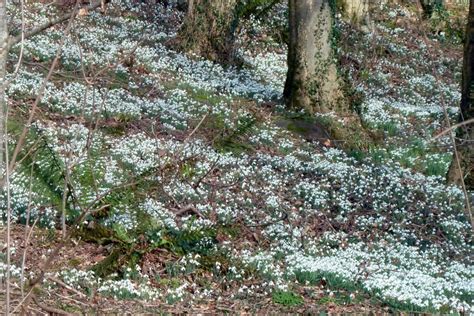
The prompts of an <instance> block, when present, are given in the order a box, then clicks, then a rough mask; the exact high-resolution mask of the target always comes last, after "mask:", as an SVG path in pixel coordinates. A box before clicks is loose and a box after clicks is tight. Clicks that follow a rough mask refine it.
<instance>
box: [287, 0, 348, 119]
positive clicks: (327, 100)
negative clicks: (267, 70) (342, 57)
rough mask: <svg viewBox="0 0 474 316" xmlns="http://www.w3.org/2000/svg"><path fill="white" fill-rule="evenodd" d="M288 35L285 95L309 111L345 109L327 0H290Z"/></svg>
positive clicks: (299, 106) (289, 101)
mask: <svg viewBox="0 0 474 316" xmlns="http://www.w3.org/2000/svg"><path fill="white" fill-rule="evenodd" d="M288 3H289V24H290V36H289V45H288V73H287V78H286V83H285V90H284V98H285V100H286V104H287V106H288V107H290V108H295V109H305V110H307V111H308V112H309V113H315V112H328V111H339V110H343V111H345V110H348V108H349V107H348V105H347V102H345V100H344V98H343V93H342V90H341V82H340V79H339V77H338V72H337V67H336V63H335V53H334V49H333V36H334V34H333V22H334V17H333V9H332V8H331V6H330V0H289V1H288Z"/></svg>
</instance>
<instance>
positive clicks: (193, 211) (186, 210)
mask: <svg viewBox="0 0 474 316" xmlns="http://www.w3.org/2000/svg"><path fill="white" fill-rule="evenodd" d="M171 210H172V211H173V212H174V214H175V215H176V216H183V215H186V214H194V215H196V216H198V217H201V218H205V217H204V215H203V214H202V213H201V212H199V211H198V209H197V208H195V207H194V206H192V205H190V204H189V205H186V206H184V207H182V208H180V209H175V208H172V209H171Z"/></svg>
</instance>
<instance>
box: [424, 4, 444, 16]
mask: <svg viewBox="0 0 474 316" xmlns="http://www.w3.org/2000/svg"><path fill="white" fill-rule="evenodd" d="M420 4H421V7H422V9H423V18H425V19H429V18H431V16H432V15H433V12H434V10H435V9H436V6H442V5H443V0H420Z"/></svg>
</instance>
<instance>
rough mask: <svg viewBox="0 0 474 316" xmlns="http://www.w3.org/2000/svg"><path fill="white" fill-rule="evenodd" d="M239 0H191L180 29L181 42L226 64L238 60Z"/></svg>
mask: <svg viewBox="0 0 474 316" xmlns="http://www.w3.org/2000/svg"><path fill="white" fill-rule="evenodd" d="M236 4H237V0H220V1H215V0H189V1H188V13H187V15H186V18H185V20H184V22H183V25H182V26H181V28H180V30H179V31H178V40H179V46H180V47H181V48H182V50H184V51H186V52H193V53H195V54H198V55H201V56H203V57H205V58H207V59H210V60H213V61H216V62H221V63H225V64H233V63H234V62H235V61H236V49H235V32H236V29H237V27H238V18H239V17H238V16H237V12H236V10H235V9H236Z"/></svg>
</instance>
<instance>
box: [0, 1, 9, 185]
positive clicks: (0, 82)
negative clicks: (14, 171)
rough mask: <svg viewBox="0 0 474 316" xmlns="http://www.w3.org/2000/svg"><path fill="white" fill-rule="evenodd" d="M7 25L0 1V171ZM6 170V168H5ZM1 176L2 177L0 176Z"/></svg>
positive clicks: (2, 3)
mask: <svg viewBox="0 0 474 316" xmlns="http://www.w3.org/2000/svg"><path fill="white" fill-rule="evenodd" d="M8 39H9V36H8V25H7V8H6V0H0V170H1V167H2V165H4V162H5V160H4V159H5V141H6V133H5V131H6V126H5V122H6V113H7V101H6V96H5V89H6V82H7V80H6V66H7V58H8V50H9V43H8ZM5 168H6V166H5ZM0 176H2V175H0Z"/></svg>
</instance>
